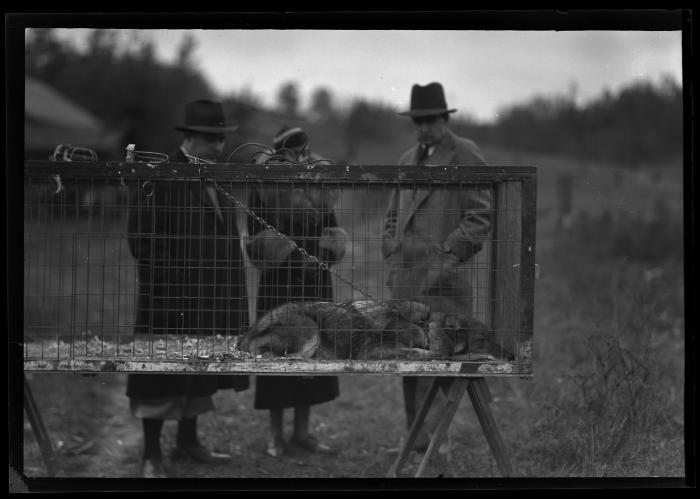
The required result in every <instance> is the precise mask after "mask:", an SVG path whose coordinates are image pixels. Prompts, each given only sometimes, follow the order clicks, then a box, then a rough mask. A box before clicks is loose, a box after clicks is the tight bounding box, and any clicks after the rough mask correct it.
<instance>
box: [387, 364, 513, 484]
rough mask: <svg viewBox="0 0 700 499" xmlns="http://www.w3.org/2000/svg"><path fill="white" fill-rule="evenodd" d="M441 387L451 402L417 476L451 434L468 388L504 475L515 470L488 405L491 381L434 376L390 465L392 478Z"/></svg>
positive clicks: (409, 450)
mask: <svg viewBox="0 0 700 499" xmlns="http://www.w3.org/2000/svg"><path fill="white" fill-rule="evenodd" d="M438 388H440V389H442V390H443V392H445V395H446V397H447V406H446V407H445V411H444V412H443V414H442V416H441V417H440V420H439V422H438V426H437V428H436V429H435V433H434V434H433V436H432V438H431V440H430V443H429V444H428V449H427V450H426V452H425V455H424V456H423V460H422V461H421V463H420V465H419V467H418V471H417V472H416V475H415V476H416V477H421V476H423V473H424V472H425V468H426V466H427V464H428V462H429V461H430V459H431V457H432V456H433V454H434V453H435V450H436V449H438V448H439V446H440V444H441V443H442V440H443V438H444V436H445V435H446V434H447V430H448V429H449V427H450V424H451V423H452V420H453V419H454V416H455V414H456V412H457V409H458V408H459V403H460V402H461V401H462V397H463V396H464V392H465V391H466V392H467V393H469V398H470V399H471V402H472V406H473V407H474V411H475V412H476V414H477V417H478V419H479V423H480V424H481V428H482V429H483V431H484V434H485V435H486V440H487V441H488V443H489V447H490V448H491V452H492V453H493V454H494V456H495V458H496V463H497V464H498V467H499V469H500V470H501V473H502V474H503V476H511V475H512V474H513V468H512V466H511V464H510V460H509V459H508V455H507V453H506V449H505V445H504V444H503V440H502V439H501V436H500V433H499V432H498V427H497V426H496V421H495V420H494V418H493V414H492V413H491V409H490V407H489V405H488V404H489V401H490V399H491V396H490V393H489V390H488V385H487V384H486V380H485V379H484V378H472V379H469V378H443V379H440V378H438V377H436V378H434V379H433V383H432V384H431V386H430V390H429V391H428V393H427V394H426V396H425V399H424V400H423V403H422V404H421V407H420V409H419V411H418V414H416V418H415V420H414V421H413V424H412V425H411V429H410V430H409V433H408V438H407V439H406V443H405V444H404V446H403V448H402V449H401V451H400V452H399V455H398V457H397V458H396V461H395V462H394V464H393V465H392V466H391V468H389V472H388V473H387V476H388V477H392V478H396V477H397V476H398V472H399V471H400V470H401V467H402V466H403V464H404V462H405V461H406V458H407V457H408V455H409V454H410V452H411V449H412V448H413V444H414V442H415V440H416V436H417V435H418V430H419V429H420V427H421V426H422V425H423V421H424V420H425V417H426V415H427V414H428V410H429V409H430V406H431V405H432V403H433V400H434V399H435V395H436V394H437V390H438Z"/></svg>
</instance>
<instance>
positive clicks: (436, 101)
mask: <svg viewBox="0 0 700 499" xmlns="http://www.w3.org/2000/svg"><path fill="white" fill-rule="evenodd" d="M455 111H456V109H447V103H446V102H445V92H444V90H443V89H442V85H440V84H439V83H437V82H433V83H428V84H427V85H425V86H424V87H422V86H420V85H413V88H412V89H411V109H410V110H409V111H404V112H403V113H399V114H401V115H403V116H413V117H415V116H434V115H436V114H444V113H454V112H455Z"/></svg>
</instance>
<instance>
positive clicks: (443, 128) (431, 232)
mask: <svg viewBox="0 0 700 499" xmlns="http://www.w3.org/2000/svg"><path fill="white" fill-rule="evenodd" d="M455 111H456V109H450V108H448V106H447V103H446V101H445V95H444V91H443V88H442V85H441V84H440V83H430V84H428V85H425V86H420V85H414V86H413V88H412V91H411V108H410V110H409V111H406V112H402V113H400V114H401V115H404V116H409V117H410V118H411V119H412V120H413V122H414V124H415V126H416V131H417V142H418V143H417V144H416V145H415V146H414V147H412V148H411V149H409V150H408V151H406V152H405V153H404V154H403V155H402V156H401V158H400V159H399V165H401V166H404V165H425V166H431V165H432V166H437V165H440V166H446V165H459V166H484V165H486V161H485V160H484V157H483V156H482V154H481V151H480V150H479V148H478V147H477V146H476V144H475V143H474V142H472V141H471V140H468V139H465V138H462V137H458V136H457V135H455V134H454V133H453V132H452V131H451V130H450V128H449V126H448V122H449V118H450V114H451V113H453V112H455ZM490 208H491V193H490V190H488V189H476V188H475V189H467V190H465V189H449V188H430V187H428V186H426V187H416V188H411V189H394V190H393V192H392V193H391V195H390V198H389V202H388V207H387V211H386V215H385V220H384V235H383V241H382V255H383V257H384V261H385V268H386V269H387V271H388V277H387V282H386V284H387V286H388V288H389V290H390V292H391V297H392V298H393V299H411V300H420V301H423V302H424V303H426V304H428V305H429V306H430V308H431V311H433V312H438V313H439V312H441V313H445V314H448V315H450V314H454V315H456V314H465V313H466V314H467V315H472V313H473V306H474V303H473V298H472V295H473V289H472V282H481V281H480V279H481V278H482V276H480V275H479V276H477V277H478V279H475V278H474V276H475V273H474V259H475V255H476V254H477V253H478V252H479V251H480V250H482V247H483V245H484V244H485V243H486V240H487V236H488V234H489V231H490V228H491V219H490ZM431 381H432V378H428V377H409V376H406V377H404V378H403V388H404V403H405V409H406V419H407V424H408V427H409V428H410V427H411V424H412V423H413V420H414V418H415V415H416V413H417V410H418V408H419V406H418V404H420V403H421V401H422V400H423V397H424V396H425V394H426V393H427V391H428V389H429V387H430V384H431ZM445 403H446V399H445V396H444V394H443V393H442V391H440V390H439V391H438V395H437V396H436V399H435V401H434V403H433V406H432V408H431V411H430V412H429V413H428V416H427V417H426V420H425V423H424V426H423V428H422V429H421V431H420V432H419V434H418V437H417V440H416V443H415V447H414V448H415V450H417V451H424V450H425V449H427V447H428V444H429V442H430V435H431V434H432V433H433V432H434V431H435V429H436V427H437V423H438V421H439V417H440V415H441V413H442V412H443V410H444V407H445ZM442 449H443V450H444V449H449V439H448V442H447V445H446V446H443V448H442Z"/></svg>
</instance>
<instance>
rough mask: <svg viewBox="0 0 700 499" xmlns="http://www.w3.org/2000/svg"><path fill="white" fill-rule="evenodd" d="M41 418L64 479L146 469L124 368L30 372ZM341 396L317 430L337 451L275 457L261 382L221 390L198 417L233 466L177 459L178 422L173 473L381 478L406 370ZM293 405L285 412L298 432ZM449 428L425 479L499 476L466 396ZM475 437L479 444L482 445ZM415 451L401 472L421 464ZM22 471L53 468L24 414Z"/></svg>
mask: <svg viewBox="0 0 700 499" xmlns="http://www.w3.org/2000/svg"><path fill="white" fill-rule="evenodd" d="M28 378H29V384H30V386H31V389H32V392H33V394H34V397H35V399H36V403H37V405H38V406H39V410H40V412H41V416H42V418H43V420H44V423H45V425H46V427H47V430H48V432H49V435H50V436H51V438H52V441H53V443H54V447H55V448H56V451H57V453H58V457H59V462H60V467H61V471H60V474H59V476H65V477H100V478H134V477H139V460H140V456H141V450H142V447H141V426H140V420H139V419H137V418H135V417H134V416H132V415H131V413H130V412H129V403H128V398H127V397H126V395H125V383H126V375H125V374H99V375H96V376H91V377H88V376H83V375H80V374H46V373H41V374H39V373H31V374H28ZM340 385H341V395H340V397H339V398H337V399H336V400H334V401H332V402H329V403H326V404H321V405H318V406H314V407H313V409H312V414H311V425H312V432H313V434H315V435H316V436H317V437H319V438H320V439H321V440H322V441H324V442H326V443H328V444H329V445H330V446H331V447H332V448H333V453H332V454H330V455H321V454H310V453H308V452H305V451H302V450H292V452H291V453H290V454H289V455H285V456H283V457H281V458H273V457H270V456H268V455H267V454H266V453H265V444H266V438H267V428H268V425H267V423H268V421H267V417H268V415H267V412H266V411H258V410H255V409H254V408H253V396H254V383H251V388H250V389H248V390H246V391H244V392H235V391H233V390H224V391H219V392H218V393H217V394H216V395H215V396H214V402H215V405H216V407H217V410H216V411H214V412H210V413H207V414H205V415H203V416H201V417H200V424H199V435H200V437H201V440H202V441H203V443H205V444H206V445H207V446H208V447H210V448H213V449H216V450H218V451H222V452H228V453H230V454H231V455H232V460H231V462H230V463H229V464H227V465H223V466H210V465H204V464H199V463H196V462H192V461H190V460H172V459H170V451H171V449H172V448H173V445H174V438H175V431H176V423H175V422H174V421H171V422H166V424H165V427H164V430H163V434H162V438H161V442H162V448H163V453H164V458H165V464H166V466H167V467H168V471H169V473H170V475H171V476H173V477H197V478H263V477H265V478H338V477H348V478H381V477H384V476H385V474H386V472H387V471H388V469H389V467H390V466H391V464H392V463H393V461H394V459H395V458H396V455H397V453H398V451H399V449H400V445H401V444H402V443H403V438H404V437H405V434H406V428H405V416H404V411H403V401H402V398H401V397H402V392H401V381H400V378H399V377H378V376H343V377H341V378H340ZM291 425H292V412H291V411H289V410H288V411H286V412H285V431H286V436H287V437H288V436H289V435H290V434H291ZM451 432H452V434H455V433H457V435H455V437H454V438H453V441H454V445H453V451H452V452H451V453H450V456H449V459H448V458H446V457H443V456H438V457H436V458H435V459H434V461H433V462H432V463H431V464H430V465H429V466H428V469H427V476H428V477H438V476H444V477H448V476H449V477H464V476H472V477H474V476H482V477H484V476H486V477H488V476H500V474H499V472H498V469H497V467H496V463H495V460H494V459H493V457H492V456H491V455H490V451H489V449H488V446H487V444H486V440H485V438H484V437H483V434H481V430H480V428H479V426H478V421H477V420H476V417H475V416H474V415H473V411H472V409H471V406H470V404H469V401H468V398H467V397H465V399H464V400H463V402H462V405H461V406H460V409H459V412H458V415H457V417H456V418H455V421H454V424H453V429H452V431H451ZM474 443H477V445H476V446H475V445H474ZM418 462H419V461H418V459H417V458H415V459H414V460H413V462H411V463H409V464H408V465H407V466H406V468H404V472H403V473H402V476H411V475H412V473H415V471H416V470H417V464H418ZM24 474H25V475H26V476H27V477H32V478H33V477H44V476H47V470H46V468H45V466H44V463H43V461H42V459H41V454H40V451H39V447H38V445H37V443H36V440H35V438H34V435H33V433H32V429H31V425H30V424H29V422H28V421H27V418H26V416H25V423H24Z"/></svg>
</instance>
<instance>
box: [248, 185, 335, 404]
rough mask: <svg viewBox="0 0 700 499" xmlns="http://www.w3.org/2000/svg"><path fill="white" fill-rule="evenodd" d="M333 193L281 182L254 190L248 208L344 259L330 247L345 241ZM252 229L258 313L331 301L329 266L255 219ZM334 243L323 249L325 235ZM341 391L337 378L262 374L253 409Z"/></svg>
mask: <svg viewBox="0 0 700 499" xmlns="http://www.w3.org/2000/svg"><path fill="white" fill-rule="evenodd" d="M333 194H334V193H331V192H322V191H321V190H320V189H298V188H293V189H292V188H291V186H289V185H288V184H287V185H284V184H281V185H280V186H278V187H269V188H268V187H265V188H258V189H255V190H253V192H252V193H251V197H250V200H249V206H250V207H251V208H252V210H253V211H254V212H255V213H256V214H257V215H259V216H260V217H261V218H262V219H263V220H265V221H266V222H267V223H268V224H270V225H272V226H273V227H274V228H275V229H276V230H277V231H279V232H281V233H283V234H285V235H287V236H289V238H291V239H292V240H293V241H294V243H296V244H297V245H298V246H299V247H300V248H303V249H304V250H305V251H306V252H308V253H309V254H310V255H312V256H314V257H316V258H318V259H319V261H321V262H323V263H324V264H326V265H331V264H333V263H335V262H336V261H337V260H338V259H339V258H342V252H341V251H335V250H332V249H328V248H330V247H331V246H340V247H342V244H343V236H341V235H339V234H342V231H340V232H339V231H338V223H337V219H336V215H335V212H334V209H333V203H334V201H335V200H334V199H333ZM249 220H252V222H251V225H250V227H249V233H250V234H251V240H250V242H249V246H248V247H249V254H250V257H251V260H252V262H253V263H254V264H255V265H256V266H257V267H258V269H259V270H260V278H259V279H260V281H259V287H258V301H257V315H258V317H261V316H262V315H263V314H264V313H265V312H267V311H269V310H271V309H273V308H275V307H277V306H279V305H282V304H284V303H287V302H291V301H332V300H333V288H332V281H331V275H330V272H329V271H328V269H326V268H322V267H321V266H319V265H318V264H316V263H314V262H312V261H309V259H308V258H307V257H305V256H304V255H302V253H301V252H300V251H299V250H297V249H294V248H293V246H291V245H285V240H284V239H283V238H280V237H279V236H276V235H275V234H274V232H271V231H270V230H269V228H268V227H266V226H265V225H264V224H262V223H261V222H260V221H258V220H256V219H252V218H251V219H249ZM324 238H325V239H326V240H329V239H333V240H335V242H334V244H331V245H329V246H328V247H327V248H323V247H322V244H321V241H322V239H324ZM338 394H339V387H338V378H337V377H336V376H316V377H309V376H303V377H302V376H258V377H257V378H256V390H255V408H256V409H273V408H285V407H295V406H309V405H314V404H319V403H322V402H327V401H330V400H333V399H335V398H336V397H337V396H338Z"/></svg>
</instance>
